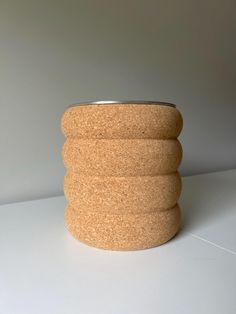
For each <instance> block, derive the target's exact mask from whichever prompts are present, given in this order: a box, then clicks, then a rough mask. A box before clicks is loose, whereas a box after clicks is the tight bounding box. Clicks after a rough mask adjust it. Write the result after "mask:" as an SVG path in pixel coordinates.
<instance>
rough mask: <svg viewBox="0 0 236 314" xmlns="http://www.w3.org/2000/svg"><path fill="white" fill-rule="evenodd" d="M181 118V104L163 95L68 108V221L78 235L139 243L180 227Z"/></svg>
mask: <svg viewBox="0 0 236 314" xmlns="http://www.w3.org/2000/svg"><path fill="white" fill-rule="evenodd" d="M182 125H183V121H182V117H181V114H180V113H179V111H178V110H177V109H176V108H174V107H171V106H169V105H167V104H164V103H163V104H162V103H158V102H157V103H153V102H151V104H145V103H142V102H141V103H140V102H139V103H134V102H132V103H127V102H121V103H118V104H117V103H116V104H109V105H108V104H106V105H105V104H99V105H97V104H86V105H85V104H84V105H78V106H74V107H71V108H68V109H67V110H66V112H65V114H64V115H63V117H62V121H61V127H62V131H63V133H64V135H65V137H66V141H65V144H64V146H63V150H62V157H63V161H64V164H65V166H66V168H67V174H66V176H65V179H64V192H65V196H66V198H67V200H68V206H67V209H66V213H65V220H66V226H67V228H68V230H69V231H70V232H71V234H72V235H73V236H74V237H75V238H76V239H78V240H80V241H81V242H84V243H86V244H88V245H91V246H95V247H98V248H103V249H110V250H139V249H145V248H150V247H154V246H158V245H161V244H163V243H165V242H166V241H168V240H169V239H171V238H172V237H173V236H174V235H175V234H176V233H177V232H178V230H179V228H180V220H181V213H180V208H179V206H178V204H177V202H178V199H179V196H180V193H181V178H180V175H179V173H178V167H179V165H180V162H181V159H182V147H181V144H180V143H179V141H178V139H177V137H178V135H179V134H180V132H181V129H182Z"/></svg>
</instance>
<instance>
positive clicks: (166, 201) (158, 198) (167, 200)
mask: <svg viewBox="0 0 236 314" xmlns="http://www.w3.org/2000/svg"><path fill="white" fill-rule="evenodd" d="M180 192H181V178H180V175H179V174H178V173H177V172H176V173H173V174H169V175H160V176H149V177H145V176H136V177H91V176H90V177H89V176H81V175H78V174H77V173H74V172H67V174H66V176H65V179H64V193H65V196H66V198H67V200H68V202H69V204H71V206H73V207H74V208H80V210H81V211H85V212H87V211H91V212H94V211H98V212H108V213H109V212H110V213H145V212H152V211H160V210H163V209H166V208H171V207H173V206H174V205H175V204H176V203H177V201H178V199H179V196H180Z"/></svg>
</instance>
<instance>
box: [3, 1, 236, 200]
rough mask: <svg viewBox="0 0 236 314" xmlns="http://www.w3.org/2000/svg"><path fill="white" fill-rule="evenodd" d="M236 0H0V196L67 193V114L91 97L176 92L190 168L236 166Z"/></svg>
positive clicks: (172, 97)
mask: <svg viewBox="0 0 236 314" xmlns="http://www.w3.org/2000/svg"><path fill="white" fill-rule="evenodd" d="M235 10H236V2H235V1H233V0H232V1H229V0H224V1H220V0H206V1H194V0H185V1H184V0H179V1H176V0H172V1H168V0H162V1H160V0H153V1H151V0H145V1H141V0H140V1H139V0H121V1H114V0H107V1H105V0H100V1H97V0H93V1H88V0H77V1H71V0H64V1H52V0H47V1H46V0H42V1H31V0H22V1H17V0H2V1H1V4H0V12H1V13H0V29H1V58H0V60H1V61H0V62H1V64H0V67H1V71H0V88H1V93H0V94H1V96H0V97H1V103H0V141H1V142H0V147H1V148H0V149H1V151H0V202H1V203H4V202H10V201H19V200H25V199H33V198H39V197H44V196H51V195H58V194H60V193H62V182H63V175H64V168H63V164H62V161H61V154H60V151H61V146H62V143H63V137H62V135H61V133H60V117H61V115H62V113H63V111H64V110H65V108H66V106H67V105H68V104H70V103H73V102H74V101H75V100H85V99H151V100H153V99H154V100H162V101H167V102H174V103H176V104H177V105H178V108H179V109H180V111H181V112H182V114H183V117H184V121H185V126H184V130H183V133H182V136H181V140H182V143H183V147H184V160H183V163H182V167H181V172H182V174H183V175H190V174H195V173H202V172H207V171H216V170H222V169H229V168H234V167H236V141H235V136H236V92H235V86H236V84H235V83H236V64H235V63H236V61H235V56H236V43H235V35H236V19H235Z"/></svg>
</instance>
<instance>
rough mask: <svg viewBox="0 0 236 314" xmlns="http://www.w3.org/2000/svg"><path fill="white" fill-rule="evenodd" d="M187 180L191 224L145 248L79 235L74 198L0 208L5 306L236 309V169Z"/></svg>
mask: <svg viewBox="0 0 236 314" xmlns="http://www.w3.org/2000/svg"><path fill="white" fill-rule="evenodd" d="M183 181H184V189H183V194H182V198H181V202H180V203H181V205H182V208H183V215H184V225H183V228H182V231H181V232H180V233H179V234H178V235H177V236H176V237H175V238H174V239H173V240H171V241H169V242H168V243H166V244H164V245H162V246H160V247H157V248H154V249H149V250H144V251H136V252H110V251H103V250H99V249H95V248H91V247H88V246H86V245H84V244H81V243H80V242H78V241H76V240H74V239H73V238H72V236H71V235H70V234H68V232H67V231H66V229H65V227H64V217H63V212H64V207H65V204H66V202H65V199H64V197H55V198H48V199H43V200H37V201H28V202H22V203H15V204H8V205H2V206H0V313H1V314H54V313H55V314H100V313H101V314H185V313H186V314H199V313H201V314H223V313H227V314H235V313H236V295H235V290H236V170H231V171H225V172H219V173H214V174H206V175H198V176H192V177H186V178H184V180H183Z"/></svg>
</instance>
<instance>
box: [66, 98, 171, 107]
mask: <svg viewBox="0 0 236 314" xmlns="http://www.w3.org/2000/svg"><path fill="white" fill-rule="evenodd" d="M120 104H122V105H123V104H127V105H128V104H131V105H132V104H135V105H136V104H137V105H158V106H169V107H173V108H175V107H176V106H175V105H174V104H171V103H168V102H162V101H152V100H149V101H147V100H99V101H78V102H76V103H75V104H72V105H70V106H68V108H70V107H76V106H88V105H120Z"/></svg>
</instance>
